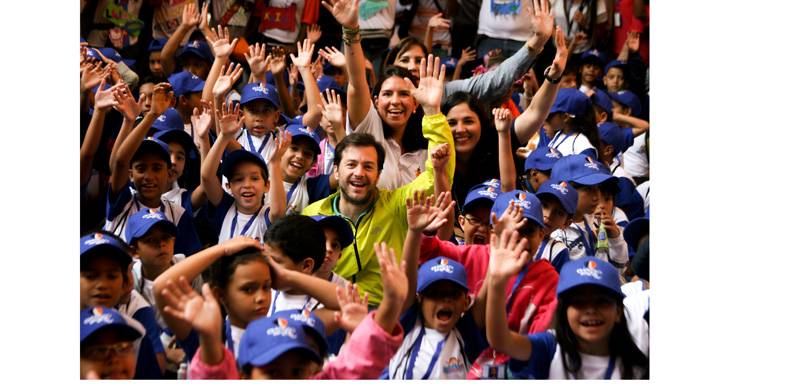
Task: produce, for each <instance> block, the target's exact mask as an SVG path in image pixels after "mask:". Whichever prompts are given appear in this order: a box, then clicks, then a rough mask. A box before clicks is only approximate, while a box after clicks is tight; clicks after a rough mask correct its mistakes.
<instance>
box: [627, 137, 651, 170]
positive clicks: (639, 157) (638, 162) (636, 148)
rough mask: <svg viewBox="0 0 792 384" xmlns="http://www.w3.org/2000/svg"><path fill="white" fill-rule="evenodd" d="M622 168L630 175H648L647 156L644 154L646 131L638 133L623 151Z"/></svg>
mask: <svg viewBox="0 0 792 384" xmlns="http://www.w3.org/2000/svg"><path fill="white" fill-rule="evenodd" d="M624 170H625V171H627V173H628V174H629V175H630V176H632V177H646V176H649V157H648V156H647V155H646V133H642V134H640V135H638V136H637V137H636V138H635V140H634V141H633V145H632V146H631V147H630V148H627V150H626V151H624Z"/></svg>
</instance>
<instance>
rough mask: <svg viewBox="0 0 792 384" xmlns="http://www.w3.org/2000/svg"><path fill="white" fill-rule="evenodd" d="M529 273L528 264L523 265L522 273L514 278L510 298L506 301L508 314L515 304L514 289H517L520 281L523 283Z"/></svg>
mask: <svg viewBox="0 0 792 384" xmlns="http://www.w3.org/2000/svg"><path fill="white" fill-rule="evenodd" d="M527 273H528V265H526V266H525V267H523V269H522V271H520V274H519V275H517V279H516V280H514V285H512V287H511V291H509V299H508V300H507V301H506V313H507V314H508V313H509V311H511V306H512V304H514V296H515V295H514V291H515V290H516V289H517V287H519V286H520V283H522V281H523V279H524V278H525V275H526V274H527Z"/></svg>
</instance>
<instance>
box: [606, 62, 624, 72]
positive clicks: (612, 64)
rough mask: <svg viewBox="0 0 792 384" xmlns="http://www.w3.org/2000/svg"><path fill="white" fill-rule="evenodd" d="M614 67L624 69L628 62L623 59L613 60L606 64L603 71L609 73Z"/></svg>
mask: <svg viewBox="0 0 792 384" xmlns="http://www.w3.org/2000/svg"><path fill="white" fill-rule="evenodd" d="M614 67H616V68H621V69H622V70H624V68H626V67H627V62H626V61H621V60H611V62H610V63H608V65H606V66H605V70H604V71H603V72H605V73H608V70H609V69H611V68H614Z"/></svg>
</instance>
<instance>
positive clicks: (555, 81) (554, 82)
mask: <svg viewBox="0 0 792 384" xmlns="http://www.w3.org/2000/svg"><path fill="white" fill-rule="evenodd" d="M563 76H564V74H563V73H562V74H561V76H558V78H557V79H555V80H553V79H551V78H550V67H547V69H545V71H544V77H545V80H547V81H549V82H550V84H558V83H559V82H561V78H562V77H563Z"/></svg>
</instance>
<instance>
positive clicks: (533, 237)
mask: <svg viewBox="0 0 792 384" xmlns="http://www.w3.org/2000/svg"><path fill="white" fill-rule="evenodd" d="M519 233H520V239H527V240H528V245H527V246H526V248H525V250H526V251H528V254H529V255H535V254H536V251H537V250H538V249H539V244H541V243H542V239H544V234H545V232H544V230H543V229H542V227H540V226H539V225H538V224H536V223H534V222H533V221H526V223H525V224H524V225H523V226H522V228H520V229H519Z"/></svg>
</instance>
